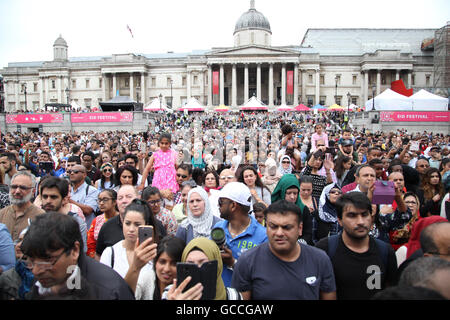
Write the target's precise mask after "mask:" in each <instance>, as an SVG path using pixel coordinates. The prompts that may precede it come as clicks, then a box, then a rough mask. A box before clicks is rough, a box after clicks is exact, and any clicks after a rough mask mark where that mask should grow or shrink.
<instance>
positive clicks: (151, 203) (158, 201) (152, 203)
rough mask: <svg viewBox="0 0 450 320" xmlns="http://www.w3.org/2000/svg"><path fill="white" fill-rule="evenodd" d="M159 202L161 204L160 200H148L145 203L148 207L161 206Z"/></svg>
mask: <svg viewBox="0 0 450 320" xmlns="http://www.w3.org/2000/svg"><path fill="white" fill-rule="evenodd" d="M161 202H162V199H159V200H149V201H147V203H148V204H149V205H150V206H157V205H158V204H161Z"/></svg>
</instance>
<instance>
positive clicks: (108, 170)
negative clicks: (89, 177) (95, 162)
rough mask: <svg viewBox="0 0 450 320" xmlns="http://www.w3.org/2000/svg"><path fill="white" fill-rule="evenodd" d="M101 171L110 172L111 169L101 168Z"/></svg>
mask: <svg viewBox="0 0 450 320" xmlns="http://www.w3.org/2000/svg"><path fill="white" fill-rule="evenodd" d="M103 172H104V173H106V172H112V169H103Z"/></svg>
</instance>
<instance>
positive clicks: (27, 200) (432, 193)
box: [0, 113, 450, 300]
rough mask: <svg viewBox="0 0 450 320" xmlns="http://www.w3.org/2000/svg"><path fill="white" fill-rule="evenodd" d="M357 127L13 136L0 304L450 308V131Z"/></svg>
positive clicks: (168, 122) (5, 169) (161, 126)
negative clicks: (324, 303)
mask: <svg viewBox="0 0 450 320" xmlns="http://www.w3.org/2000/svg"><path fill="white" fill-rule="evenodd" d="M341 120H342V113H341V114H339V113H335V114H328V115H325V114H311V113H306V114H296V115H288V114H269V113H247V114H245V113H242V114H240V113H238V114H233V115H225V114H224V115H220V114H213V115H211V114H210V115H208V114H197V115H191V114H189V115H185V114H171V115H159V116H158V117H157V118H156V119H155V120H153V121H152V122H151V123H149V128H148V131H147V132H141V133H135V134H131V133H128V132H124V131H116V132H103V133H98V132H94V131H89V132H80V133H63V132H55V133H37V132H32V133H19V132H14V133H12V132H8V133H5V134H3V135H2V141H1V142H0V209H1V210H0V299H5V300H11V299H14V300H23V299H26V300H28V299H53V298H61V297H67V298H74V299H120V300H133V299H138V300H161V299H162V300H198V299H201V298H202V296H204V295H207V294H209V293H208V292H209V291H208V290H209V289H211V288H205V287H204V286H203V285H204V283H203V285H202V283H197V284H195V285H194V286H192V284H191V285H189V283H190V281H191V280H192V277H187V278H186V279H184V280H183V281H177V265H181V263H189V264H194V265H197V266H198V267H201V266H206V265H208V267H209V266H214V268H215V269H214V270H215V272H213V273H212V275H213V279H212V282H213V283H214V286H213V293H214V292H215V294H213V295H212V297H213V298H214V299H217V300H266V299H269V300H278V299H280V300H295V299H306V300H318V299H323V300H334V299H338V300H345V299H366V300H369V299H379V300H383V299H437V300H439V299H450V291H449V288H450V258H449V257H450V223H449V218H450V199H449V195H450V158H449V150H450V135H446V136H445V135H442V134H433V133H431V132H426V131H424V132H423V133H408V132H407V130H398V131H397V132H389V133H387V132H385V133H383V132H369V131H368V130H365V129H363V130H360V131H357V130H353V129H352V127H351V126H349V125H348V123H347V120H346V121H345V122H344V123H342V121H341ZM334 123H340V124H344V125H343V126H335V125H334ZM143 226H147V227H148V226H151V227H152V230H153V234H152V236H151V237H150V238H147V239H145V240H144V239H142V241H141V240H140V233H141V232H140V231H141V230H144V229H143V228H142V227H143ZM215 232H216V233H215ZM217 232H219V233H217ZM217 235H220V236H217ZM219 238H220V239H219ZM205 268H206V267H205ZM68 270H70V272H68ZM202 270H203V269H202ZM205 272H206V271H205ZM208 274H209V273H208ZM418 288H419V289H420V290H419V289H418Z"/></svg>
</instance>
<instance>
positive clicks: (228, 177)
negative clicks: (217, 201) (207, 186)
mask: <svg viewBox="0 0 450 320" xmlns="http://www.w3.org/2000/svg"><path fill="white" fill-rule="evenodd" d="M233 178H234V176H223V177H220V179H222V180H225V179H230V180H231V179H233Z"/></svg>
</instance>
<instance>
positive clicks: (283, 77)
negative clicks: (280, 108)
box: [281, 63, 286, 104]
mask: <svg viewBox="0 0 450 320" xmlns="http://www.w3.org/2000/svg"><path fill="white" fill-rule="evenodd" d="M281 104H286V64H284V63H283V65H282V67H281Z"/></svg>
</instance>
